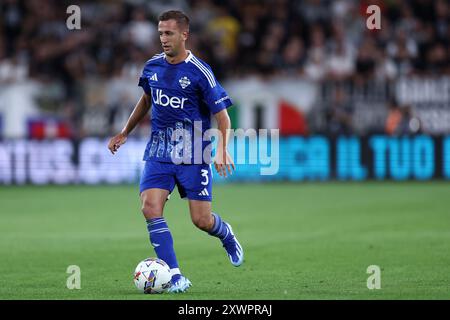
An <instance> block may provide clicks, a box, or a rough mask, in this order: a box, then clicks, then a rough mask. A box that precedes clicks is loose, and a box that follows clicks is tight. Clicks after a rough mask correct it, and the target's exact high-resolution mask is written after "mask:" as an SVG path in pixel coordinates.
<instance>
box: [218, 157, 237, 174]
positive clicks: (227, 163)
mask: <svg viewBox="0 0 450 320" xmlns="http://www.w3.org/2000/svg"><path fill="white" fill-rule="evenodd" d="M214 167H215V168H216V171H217V172H218V173H219V175H220V176H222V177H227V169H228V172H229V173H230V175H232V174H233V170H235V169H236V168H235V166H234V162H233V159H232V158H231V157H230V154H229V153H228V151H225V152H222V151H218V152H217V153H216V157H215V158H214ZM232 169H233V170H232Z"/></svg>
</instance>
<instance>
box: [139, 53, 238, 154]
mask: <svg viewBox="0 0 450 320" xmlns="http://www.w3.org/2000/svg"><path fill="white" fill-rule="evenodd" d="M139 86H141V87H142V88H143V89H144V91H145V93H146V94H148V95H149V96H151V99H152V108H151V123H152V130H151V136H150V140H149V142H148V144H147V147H146V150H145V153H144V160H150V159H151V160H157V161H162V162H174V160H175V161H176V163H199V162H198V160H199V157H200V160H201V162H200V163H208V162H209V159H203V156H202V155H203V152H204V150H205V148H207V147H208V145H209V144H210V142H208V141H203V140H204V139H202V138H203V135H204V133H205V131H206V130H208V129H210V128H211V115H212V114H215V113H217V112H219V111H221V110H223V109H225V108H228V107H229V106H231V105H232V101H231V99H230V97H229V96H228V94H227V93H226V91H225V90H224V89H223V87H222V86H221V85H220V84H219V82H218V81H217V80H216V78H215V76H214V74H213V72H212V70H211V68H210V67H209V65H208V64H206V63H205V62H203V61H202V60H200V59H199V58H197V57H195V56H194V55H193V54H192V52H189V55H188V57H187V58H186V60H184V61H182V62H180V63H177V64H171V63H169V62H167V60H166V59H165V54H164V53H160V54H157V55H155V56H153V57H152V58H151V59H150V60H148V61H147V63H146V64H145V67H144V70H143V71H142V75H141V77H140V79H139ZM206 140H207V139H206ZM208 151H209V150H207V151H206V152H205V153H209V155H210V152H208ZM194 157H195V159H194Z"/></svg>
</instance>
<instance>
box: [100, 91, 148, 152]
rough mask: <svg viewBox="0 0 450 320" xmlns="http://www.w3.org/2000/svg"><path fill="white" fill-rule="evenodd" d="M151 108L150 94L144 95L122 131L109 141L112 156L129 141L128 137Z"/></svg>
mask: <svg viewBox="0 0 450 320" xmlns="http://www.w3.org/2000/svg"><path fill="white" fill-rule="evenodd" d="M150 107H151V98H150V96H149V95H148V94H146V93H143V94H142V96H141V98H140V99H139V101H138V103H136V106H135V107H134V110H133V112H132V113H131V115H130V117H129V118H128V121H127V123H126V124H125V127H124V128H123V129H122V131H121V132H120V133H119V134H117V135H115V136H114V137H112V138H111V140H109V144H108V149H109V150H110V151H111V153H112V154H114V153H115V152H117V150H119V148H120V146H121V145H123V144H124V143H125V142H126V141H127V137H128V135H129V134H130V133H131V131H133V129H134V128H135V127H136V126H137V124H138V123H139V122H140V121H141V120H142V119H143V118H144V117H145V115H146V114H147V113H148V111H149V110H150Z"/></svg>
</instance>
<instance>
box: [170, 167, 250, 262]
mask: <svg viewBox="0 0 450 320" xmlns="http://www.w3.org/2000/svg"><path fill="white" fill-rule="evenodd" d="M176 180H177V185H178V191H179V192H180V195H181V197H187V198H188V199H189V211H190V213H191V219H192V222H193V223H194V224H195V225H196V226H197V227H198V228H199V229H201V230H203V231H205V232H207V233H208V234H209V235H211V236H214V237H216V238H219V239H220V241H221V242H222V244H223V247H224V248H225V250H226V251H227V254H228V257H229V259H230V261H231V263H232V264H233V265H234V266H236V267H237V266H240V265H241V264H242V262H243V261H244V251H243V249H242V246H241V244H240V243H239V241H238V240H237V239H236V236H235V235H234V233H233V230H232V228H231V226H230V224H228V223H226V222H225V221H223V220H222V218H221V217H220V216H219V215H218V214H217V213H214V212H212V211H211V201H212V170H211V166H210V165H207V164H194V165H185V166H178V167H177V176H176Z"/></svg>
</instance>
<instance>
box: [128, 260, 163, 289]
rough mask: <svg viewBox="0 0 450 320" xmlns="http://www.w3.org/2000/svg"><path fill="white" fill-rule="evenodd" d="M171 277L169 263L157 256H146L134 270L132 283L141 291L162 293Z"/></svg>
mask: <svg viewBox="0 0 450 320" xmlns="http://www.w3.org/2000/svg"><path fill="white" fill-rule="evenodd" d="M171 278H172V276H171V274H170V267H169V265H168V264H167V263H166V262H165V261H163V260H161V259H158V258H147V259H145V260H143V261H141V262H139V264H138V265H137V267H136V270H135V271H134V278H133V280H134V284H135V285H136V288H137V289H138V290H139V291H140V292H143V293H163V292H166V291H167V289H169V287H170V285H171V283H170V279H171Z"/></svg>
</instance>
